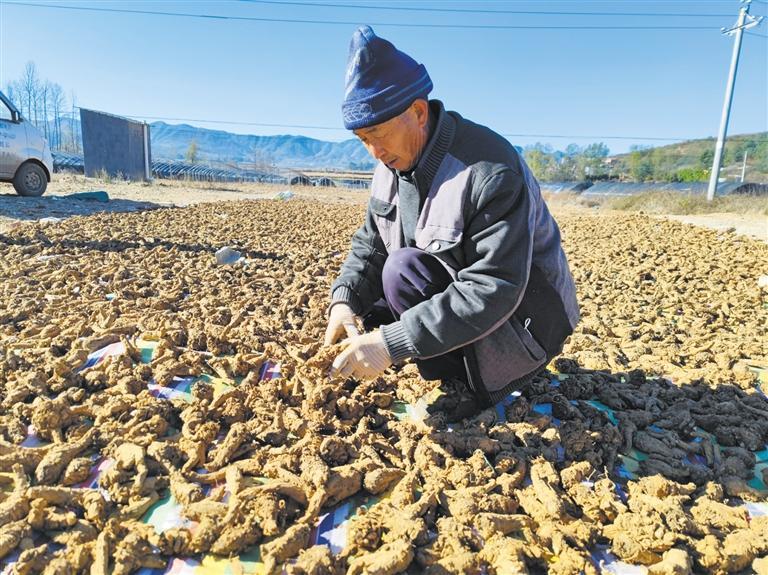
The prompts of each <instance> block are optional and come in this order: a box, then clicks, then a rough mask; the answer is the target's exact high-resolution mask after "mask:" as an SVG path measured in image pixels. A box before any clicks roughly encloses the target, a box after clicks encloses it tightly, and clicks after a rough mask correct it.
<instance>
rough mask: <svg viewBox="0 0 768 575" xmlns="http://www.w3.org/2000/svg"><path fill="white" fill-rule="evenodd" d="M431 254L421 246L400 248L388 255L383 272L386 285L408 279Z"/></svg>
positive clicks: (422, 265) (382, 275)
mask: <svg viewBox="0 0 768 575" xmlns="http://www.w3.org/2000/svg"><path fill="white" fill-rule="evenodd" d="M430 257H434V256H430V255H429V254H428V253H426V252H425V251H423V250H420V249H419V248H400V249H398V250H395V251H393V252H392V253H391V254H389V256H387V260H386V262H384V269H383V270H382V273H381V278H382V281H383V282H384V284H385V285H387V284H392V283H399V282H402V281H408V280H409V279H410V278H411V277H412V275H413V274H414V273H415V272H416V271H417V270H418V269H419V268H422V267H424V265H425V262H426V260H427V258H430Z"/></svg>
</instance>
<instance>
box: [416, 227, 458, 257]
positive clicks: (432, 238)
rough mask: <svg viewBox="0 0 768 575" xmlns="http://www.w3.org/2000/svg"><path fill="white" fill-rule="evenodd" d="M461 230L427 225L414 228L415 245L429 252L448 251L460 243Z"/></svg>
mask: <svg viewBox="0 0 768 575" xmlns="http://www.w3.org/2000/svg"><path fill="white" fill-rule="evenodd" d="M463 235H464V232H463V230H461V229H455V228H444V227H440V226H430V225H427V226H425V227H424V228H420V229H417V230H416V247H418V248H419V249H422V250H424V251H425V252H428V253H431V254H438V253H440V252H446V251H450V250H452V249H453V248H455V247H456V246H457V245H459V244H461V240H462V237H463Z"/></svg>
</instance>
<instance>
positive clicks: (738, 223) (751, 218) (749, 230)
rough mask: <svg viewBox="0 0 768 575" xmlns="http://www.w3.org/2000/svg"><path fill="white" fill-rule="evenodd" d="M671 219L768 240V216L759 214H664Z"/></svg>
mask: <svg viewBox="0 0 768 575" xmlns="http://www.w3.org/2000/svg"><path fill="white" fill-rule="evenodd" d="M664 217H666V218H669V219H670V220H674V221H676V222H681V223H684V224H692V225H694V226H703V227H706V228H710V229H713V230H717V231H722V232H729V231H730V232H733V233H735V234H740V235H745V236H749V237H752V238H755V239H758V240H761V241H764V242H768V216H766V215H759V214H698V215H687V216H680V215H674V216H664Z"/></svg>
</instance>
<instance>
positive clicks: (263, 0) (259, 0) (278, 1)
mask: <svg viewBox="0 0 768 575" xmlns="http://www.w3.org/2000/svg"><path fill="white" fill-rule="evenodd" d="M239 1H240V2H245V3H247V4H272V5H277V6H281V5H284V6H312V7H319V8H353V9H362V10H389V11H393V10H394V11H398V12H436V13H447V14H448V13H449V14H456V13H459V14H531V15H545V16H547V15H548V16H684V17H694V18H695V17H700V16H703V17H717V18H729V17H730V16H732V14H693V13H688V14H680V13H669V12H561V11H541V10H486V9H479V8H425V7H416V6H369V5H365V4H328V3H323V2H296V1H287V0H286V1H283V0H239Z"/></svg>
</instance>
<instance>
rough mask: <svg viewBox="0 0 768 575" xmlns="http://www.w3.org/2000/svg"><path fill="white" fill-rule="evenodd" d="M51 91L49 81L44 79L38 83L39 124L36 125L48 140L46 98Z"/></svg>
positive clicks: (48, 126) (49, 138)
mask: <svg viewBox="0 0 768 575" xmlns="http://www.w3.org/2000/svg"><path fill="white" fill-rule="evenodd" d="M50 91H51V83H50V82H49V81H48V80H46V81H45V82H42V83H41V84H40V124H38V126H39V127H40V128H41V129H42V130H43V135H44V136H45V138H46V139H47V140H48V141H49V142H50V141H51V130H50V122H49V118H48V98H49V95H50Z"/></svg>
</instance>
